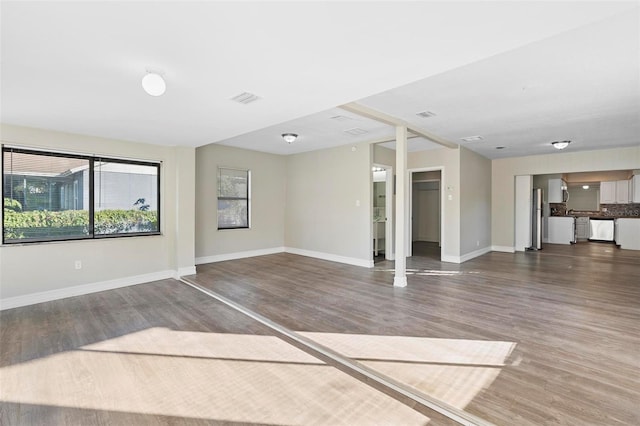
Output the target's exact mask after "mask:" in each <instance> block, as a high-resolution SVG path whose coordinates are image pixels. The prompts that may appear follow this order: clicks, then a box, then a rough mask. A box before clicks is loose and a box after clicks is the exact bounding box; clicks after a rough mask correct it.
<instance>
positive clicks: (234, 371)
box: [0, 328, 429, 425]
mask: <svg viewBox="0 0 640 426" xmlns="http://www.w3.org/2000/svg"><path fill="white" fill-rule="evenodd" d="M0 379H1V380H2V386H1V389H0V399H1V400H2V401H6V402H12V403H24V404H42V405H49V406H58V407H74V408H84V409H94V410H108V411H119V412H129V413H144V414H157V415H165V416H178V417H189V418H201V419H213V420H218V421H229V422H247V423H261V424H264V423H270V424H281V425H288V424H326V425H340V424H343V425H352V424H403V425H404V424H416V425H425V424H427V423H428V422H429V419H428V418H427V417H424V416H423V415H421V414H419V413H418V412H416V411H414V410H412V409H410V408H409V407H407V406H405V405H403V404H401V403H400V402H398V401H396V400H394V399H392V398H390V397H388V396H386V395H384V394H382V393H380V392H378V391H376V390H374V389H372V388H370V387H369V386H366V385H364V384H362V383H361V382H359V381H357V380H356V379H354V378H352V377H350V376H348V375H347V374H345V373H342V372H341V371H339V370H337V369H335V368H333V367H330V366H327V365H325V364H323V363H321V362H319V361H317V360H316V359H315V358H312V357H310V356H309V355H307V354H306V353H304V352H302V351H299V350H298V349H296V348H294V347H292V346H290V345H288V344H286V343H285V342H283V341H281V340H280V339H278V338H276V337H272V336H253V335H238V334H222V333H198V332H187V331H172V330H168V329H164V328H151V329H148V330H143V331H140V332H137V333H132V334H131V335H125V336H122V337H118V338H115V339H111V340H107V341H104V342H100V343H95V344H91V345H87V346H85V347H83V348H79V349H78V350H72V351H68V352H60V353H57V354H54V355H50V356H47V357H43V358H39V359H35V360H32V361H28V362H24V363H19V364H14V365H11V366H7V367H3V368H2V369H0Z"/></svg>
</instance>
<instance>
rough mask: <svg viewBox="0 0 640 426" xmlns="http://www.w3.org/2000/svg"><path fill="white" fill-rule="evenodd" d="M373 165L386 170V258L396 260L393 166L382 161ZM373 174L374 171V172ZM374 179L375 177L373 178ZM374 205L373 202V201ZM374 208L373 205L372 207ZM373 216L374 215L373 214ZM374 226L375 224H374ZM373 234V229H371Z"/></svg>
mask: <svg viewBox="0 0 640 426" xmlns="http://www.w3.org/2000/svg"><path fill="white" fill-rule="evenodd" d="M373 167H380V168H381V169H384V170H385V172H386V175H385V186H384V191H385V203H384V215H385V218H386V221H385V222H386V223H385V225H384V239H385V243H384V258H385V259H386V260H394V259H395V241H394V239H393V209H394V203H393V195H394V191H393V180H394V179H393V166H389V165H388V164H381V163H373ZM372 176H373V173H372ZM372 179H373V178H372ZM371 205H372V206H373V203H371ZM372 209H373V207H372ZM371 216H372V217H373V215H371ZM372 228H373V226H372ZM371 232H372V235H373V229H372V230H371Z"/></svg>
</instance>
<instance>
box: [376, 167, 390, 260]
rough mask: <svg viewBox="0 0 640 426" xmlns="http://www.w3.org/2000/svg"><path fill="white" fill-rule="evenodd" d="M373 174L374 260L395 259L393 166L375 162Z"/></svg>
mask: <svg viewBox="0 0 640 426" xmlns="http://www.w3.org/2000/svg"><path fill="white" fill-rule="evenodd" d="M371 170H372V174H373V197H372V198H373V209H372V225H373V232H372V235H373V261H374V263H375V262H379V261H382V260H393V258H394V256H393V168H392V167H391V166H387V165H383V164H374V165H373V167H372V169H371Z"/></svg>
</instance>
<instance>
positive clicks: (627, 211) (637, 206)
mask: <svg viewBox="0 0 640 426" xmlns="http://www.w3.org/2000/svg"><path fill="white" fill-rule="evenodd" d="M604 209H607V211H603V210H604ZM600 211H601V212H602V213H601V214H602V215H603V216H620V217H640V203H633V204H600Z"/></svg>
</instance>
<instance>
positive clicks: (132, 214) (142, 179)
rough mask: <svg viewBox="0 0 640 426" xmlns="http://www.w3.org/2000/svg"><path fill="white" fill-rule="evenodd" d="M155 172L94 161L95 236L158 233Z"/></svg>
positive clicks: (154, 168) (128, 164) (151, 168)
mask: <svg viewBox="0 0 640 426" xmlns="http://www.w3.org/2000/svg"><path fill="white" fill-rule="evenodd" d="M158 170H159V168H158V166H157V165H156V164H142V163H131V162H124V161H115V160H103V159H100V160H96V161H95V163H94V182H95V184H94V188H95V196H94V200H93V204H94V209H95V222H94V230H95V235H96V236H101V235H117V234H139V233H145V232H158V231H159V228H158V206H159V204H158Z"/></svg>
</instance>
